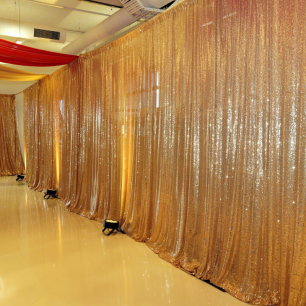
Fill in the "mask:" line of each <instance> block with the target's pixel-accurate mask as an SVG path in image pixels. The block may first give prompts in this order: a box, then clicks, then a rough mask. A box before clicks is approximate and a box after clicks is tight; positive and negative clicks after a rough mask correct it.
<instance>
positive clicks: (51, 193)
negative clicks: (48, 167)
mask: <svg viewBox="0 0 306 306" xmlns="http://www.w3.org/2000/svg"><path fill="white" fill-rule="evenodd" d="M56 192H57V190H55V189H47V190H46V193H45V195H44V199H46V200H48V199H50V198H57V195H56Z"/></svg>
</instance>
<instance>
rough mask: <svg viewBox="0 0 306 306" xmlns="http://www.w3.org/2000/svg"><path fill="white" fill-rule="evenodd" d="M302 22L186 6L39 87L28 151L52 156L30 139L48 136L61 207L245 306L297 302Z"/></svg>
mask: <svg viewBox="0 0 306 306" xmlns="http://www.w3.org/2000/svg"><path fill="white" fill-rule="evenodd" d="M305 13H306V4H305V3H304V1H301V0H296V1H289V0H283V1H279V0H278V1H277V0H252V1H244V0H195V1H185V2H182V3H181V4H179V5H177V6H176V7H175V8H173V9H171V10H169V11H167V12H166V13H164V14H163V15H161V16H159V17H157V18H155V19H153V20H152V21H150V22H148V23H147V24H145V25H143V26H142V27H140V28H138V29H136V30H135V31H133V32H132V33H130V34H128V35H126V36H124V37H123V38H120V39H118V40H116V41H114V42H112V43H110V44H108V45H105V46H103V47H101V48H100V49H97V50H94V51H92V52H90V53H88V54H86V55H83V56H81V57H80V59H79V61H78V62H75V63H74V65H75V66H74V67H73V68H72V66H69V68H68V69H67V71H69V77H63V75H64V70H63V71H61V72H58V73H57V77H56V78H54V82H53V83H52V84H53V85H52V86H53V87H50V88H49V89H48V86H49V85H48V86H47V85H46V84H44V83H43V82H40V83H39V84H41V85H39V86H41V87H42V88H47V89H44V90H46V93H47V94H46V99H47V100H48V99H49V101H51V102H52V103H51V102H50V103H51V104H52V105H53V106H51V104H50V103H49V104H48V103H46V104H44V99H42V98H41V97H40V98H38V103H39V105H38V110H39V111H38V112H37V113H33V116H34V117H33V118H32V119H31V120H32V123H33V122H34V123H35V124H37V126H36V127H35V131H36V132H34V131H33V132H29V136H28V140H29V143H30V144H32V145H34V144H35V145H36V146H38V152H41V153H39V154H43V153H44V154H51V153H50V152H51V151H52V150H53V151H52V152H56V147H57V146H58V144H57V142H56V143H53V147H52V143H50V144H49V145H50V146H49V147H48V146H47V144H46V143H43V142H38V141H36V142H35V137H33V135H32V134H31V133H33V134H34V133H39V137H46V136H48V131H50V129H51V127H52V128H54V126H55V131H54V132H52V133H53V134H52V135H53V137H54V138H55V135H56V134H58V135H59V136H58V137H57V138H58V139H59V148H60V149H59V152H60V156H61V161H60V162H59V165H60V166H59V173H60V178H59V180H58V183H57V186H58V188H59V195H60V197H61V198H62V199H63V200H64V201H65V203H66V205H67V207H68V209H69V210H71V211H73V212H76V213H79V214H82V215H83V216H86V217H88V218H91V219H96V220H99V221H102V220H103V219H105V218H113V219H118V220H120V222H121V224H122V226H123V229H124V230H125V231H126V232H127V233H128V235H130V236H131V237H133V238H135V239H136V240H137V241H145V242H146V243H147V245H148V246H149V247H150V248H151V249H152V250H153V251H154V252H156V253H158V254H159V256H160V257H162V258H163V259H165V260H167V261H169V262H171V263H173V264H174V265H175V266H177V267H179V268H181V269H183V270H184V271H186V272H188V273H190V274H193V275H195V276H196V277H198V278H201V279H209V280H210V281H211V282H212V283H214V284H216V285H218V286H220V287H223V288H225V289H226V291H227V292H229V293H230V294H232V295H234V296H235V297H237V298H239V299H241V300H243V301H246V302H249V303H252V304H257V305H284V306H285V305H286V306H287V305H290V306H302V305H305V304H306V292H305V289H304V288H305V273H306V270H305V267H306V249H305V246H306V244H305V242H304V237H305V234H306V228H305V217H306V211H305V195H306V181H305V180H306V152H305V148H306V138H305V135H306V120H305V119H306V106H305V89H306V81H305V77H306V69H305V67H306V65H305V64H306V63H305V60H306V59H305V58H306V57H305V55H306V54H305V50H306V48H305V47H306V45H305V33H306V25H305V18H304V16H305ZM65 71H66V70H65ZM65 73H66V74H67V73H68V72H65ZM46 80H47V81H46V82H51V81H50V78H49V79H46ZM48 80H49V81H48ZM71 80H73V81H71ZM60 82H61V84H64V85H61V84H60ZM71 84H72V85H71ZM44 86H45V87H44ZM50 86H51V85H50ZM61 86H62V87H61ZM58 88H61V89H60V92H61V93H62V94H59V93H57V97H56V98H54V97H55V96H56V94H55V92H56V91H57V90H59V89H58ZM77 88H78V89H79V90H77ZM51 89H52V92H49V91H48V90H51ZM30 91H31V90H30ZM30 91H29V95H30ZM49 94H50V97H52V99H50V98H49V96H48V95H49ZM63 94H65V95H66V96H65V99H62V95H63ZM39 95H41V94H39ZM31 103H33V102H31ZM28 105H29V107H30V103H29V104H28ZM29 107H28V110H29ZM51 107H53V110H51V109H50V111H49V108H51ZM28 110H27V111H26V114H27V112H28ZM35 114H37V116H38V118H36V115H35ZM59 114H60V118H59V119H56V120H55V119H53V118H57V117H59ZM39 116H40V117H39ZM43 116H47V117H49V119H46V121H44V122H42V121H41V119H40V118H41V117H43ZM47 120H50V121H49V122H48V121H47ZM52 120H53V121H52ZM29 124H30V123H29ZM49 125H51V127H50V126H49ZM56 131H57V132H56ZM50 133H51V132H50ZM40 139H41V138H40ZM45 146H46V147H45ZM46 152H49V153H46ZM37 154H38V153H36V152H35V154H34V155H33V156H32V157H30V156H28V158H34V159H35V158H36V157H37V156H38V155H37ZM54 155H56V153H55V154H54ZM51 166H52V170H50V171H49V174H50V175H51V176H53V180H55V177H56V169H57V168H56V167H58V166H56V163H54V162H53V164H52V165H51ZM51 166H50V167H51ZM42 169H43V167H42V166H39V165H38V166H36V168H35V173H37V175H38V177H39V175H41V174H40V173H41V171H42ZM50 169H51V168H50ZM52 171H53V172H52ZM51 176H50V177H51ZM44 184H45V183H44ZM44 184H42V187H41V188H43V185H44ZM44 186H45V185H44Z"/></svg>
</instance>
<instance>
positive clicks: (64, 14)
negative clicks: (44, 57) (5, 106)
mask: <svg viewBox="0 0 306 306" xmlns="http://www.w3.org/2000/svg"><path fill="white" fill-rule="evenodd" d="M29 1H31V0H29ZM34 1H38V2H43V3H45V4H50V5H56V6H62V7H69V8H72V9H78V10H84V11H89V12H95V13H101V14H105V15H112V14H113V13H115V12H116V11H117V10H119V9H120V8H117V7H111V6H106V5H101V4H97V3H92V2H87V1H78V0H34ZM94 1H95V2H100V1H103V2H104V3H105V2H108V3H112V4H114V5H115V6H121V4H120V2H119V0H94ZM107 17H108V16H103V15H97V14H91V13H88V12H79V11H74V10H71V9H62V8H55V7H51V6H46V5H42V4H38V3H33V2H28V1H25V0H0V18H5V19H10V20H15V21H19V20H20V22H30V23H36V24H40V25H47V26H54V27H60V28H64V29H66V30H68V32H67V40H66V42H65V43H64V44H62V43H57V42H50V41H47V40H43V39H41V40H26V41H25V42H24V43H23V45H25V46H29V47H33V48H38V49H42V50H47V51H53V52H61V50H62V48H63V47H64V46H66V45H67V44H69V43H70V41H73V40H74V39H75V38H77V37H78V36H80V35H81V34H82V33H84V32H86V31H88V30H89V29H91V28H92V27H94V26H95V25H97V24H98V23H100V22H102V21H103V20H104V19H106V18H107ZM138 24H139V23H137V24H136V23H135V24H133V25H131V26H130V27H127V28H126V29H123V30H122V31H120V33H116V34H115V35H114V36H112V37H111V38H107V39H105V40H104V41H101V42H99V43H98V44H96V46H98V45H101V44H102V43H104V42H105V43H106V42H108V41H110V40H113V39H115V38H116V37H119V36H121V35H123V34H125V33H126V32H128V31H130V30H132V29H134V28H135V27H136V26H138ZM0 38H1V39H5V40H9V41H13V42H15V41H16V37H9V36H3V35H0ZM8 66H9V67H12V68H16V69H20V70H24V71H29V72H34V73H43V74H50V73H52V72H54V71H55V70H57V69H59V68H60V66H57V67H26V66H16V65H8ZM33 83H34V82H11V81H1V80H0V94H16V93H18V92H20V91H22V90H23V89H25V88H27V87H29V86H30V85H31V84H33Z"/></svg>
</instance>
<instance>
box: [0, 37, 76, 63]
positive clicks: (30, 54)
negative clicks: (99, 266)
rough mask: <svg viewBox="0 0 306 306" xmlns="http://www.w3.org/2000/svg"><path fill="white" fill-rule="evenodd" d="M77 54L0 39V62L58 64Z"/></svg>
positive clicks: (72, 58)
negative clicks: (45, 49)
mask: <svg viewBox="0 0 306 306" xmlns="http://www.w3.org/2000/svg"><path fill="white" fill-rule="evenodd" d="M77 57H78V56H76V55H69V54H61V53H56V52H49V51H44V50H39V49H35V48H31V47H26V46H22V45H18V44H15V43H12V42H10V41H6V40H3V39H0V62H3V63H9V64H14V65H22V66H37V67H46V66H59V65H65V64H68V63H70V62H72V61H73V60H75V59H76V58H77Z"/></svg>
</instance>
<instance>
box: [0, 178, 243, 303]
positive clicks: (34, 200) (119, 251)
mask: <svg viewBox="0 0 306 306" xmlns="http://www.w3.org/2000/svg"><path fill="white" fill-rule="evenodd" d="M102 228H103V227H102V224H100V223H98V222H95V221H91V220H88V219H85V218H83V217H81V216H78V215H76V214H73V213H70V212H68V211H67V210H66V209H65V207H64V204H63V203H62V202H61V201H59V200H44V199H43V196H42V193H39V192H35V191H32V190H30V189H28V188H27V186H26V185H25V184H24V183H22V182H20V183H17V182H16V181H15V178H14V177H0V241H1V244H0V305H5V306H14V305H18V306H19V305H23V306H28V305H35V306H36V305H37V306H45V305H50V306H51V305H52V306H60V305H65V306H66V305H73V306H76V305H90V306H91V305H114V306H117V305H133V306H138V305H175V306H179V305H184V306H185V305H193V306H195V305H201V306H208V305H211V306H243V305H247V304H245V303H242V302H240V301H238V300H237V299H235V298H233V297H232V296H230V295H229V294H227V293H223V292H221V291H219V290H217V289H215V288H214V287H212V286H210V285H208V284H206V283H204V282H203V281H200V280H198V279H196V278H195V277H192V276H190V275H188V274H186V273H184V272H183V271H180V270H179V269H177V268H175V267H173V266H172V265H171V264H169V263H167V262H165V261H163V260H162V259H160V258H159V257H158V256H157V255H156V254H154V253H153V252H152V251H151V250H150V249H149V248H148V247H147V246H146V245H145V244H144V243H138V242H135V241H134V240H132V239H131V238H129V237H127V236H125V235H122V234H116V235H113V236H110V237H106V236H104V235H102V234H101V230H102Z"/></svg>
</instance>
